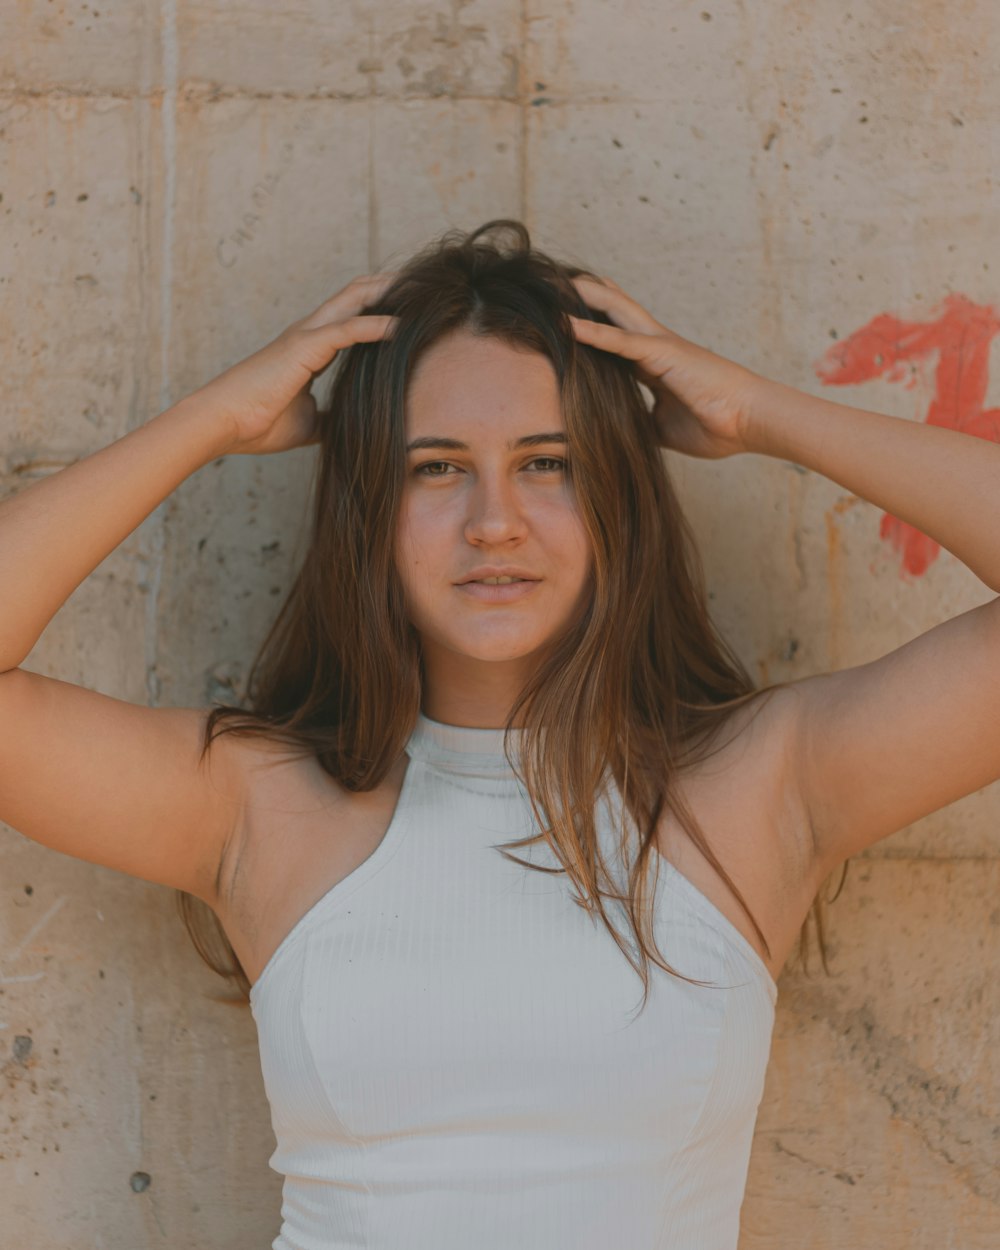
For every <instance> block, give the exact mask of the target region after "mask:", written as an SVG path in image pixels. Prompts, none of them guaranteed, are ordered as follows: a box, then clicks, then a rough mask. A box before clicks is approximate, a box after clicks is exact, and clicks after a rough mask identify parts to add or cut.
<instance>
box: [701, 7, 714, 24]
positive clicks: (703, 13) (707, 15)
mask: <svg viewBox="0 0 1000 1250" xmlns="http://www.w3.org/2000/svg"><path fill="white" fill-rule="evenodd" d="M701 20H702V21H703V22H710V21H711V20H712V15H711V13H707V12H706V11H705V10H704V9H702V11H701Z"/></svg>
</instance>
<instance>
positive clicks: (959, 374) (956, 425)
mask: <svg viewBox="0 0 1000 1250" xmlns="http://www.w3.org/2000/svg"><path fill="white" fill-rule="evenodd" d="M998 333H1000V313H998V311H997V310H996V309H995V308H993V307H991V306H990V305H988V304H974V303H973V302H972V301H971V300H970V299H967V298H966V297H965V296H964V295H949V296H948V297H947V298H946V299H945V300H944V301H943V302H942V304H941V305H940V306H939V312H938V313H937V315H936V316H934V318H933V320H930V321H923V322H918V321H903V320H902V319H901V318H899V317H893V316H892V315H891V314H889V313H882V314H880V315H879V316H877V317H874V318H873V319H872V320H871V321H869V322H868V324H867V325H864V326H862V327H861V329H860V330H855V331H854V333H853V334H851V335H850V336H849V337H848V338H846V339H843V340H842V341H841V342H838V343H835V344H833V346H832V347H830V349H829V350H828V351H827V352H826V353H825V354H824V355H823V356H822V357H821V358H820V360H819V361H818V362H817V363H816V365H815V369H816V375H817V377H819V378H820V379H821V380H822V381H823V382H824V383H825V384H826V385H827V386H849V385H852V384H856V383H858V382H867V381H869V380H870V379H871V378H885V379H886V381H889V382H899V383H901V384H902V385H903V386H905V387H906V388H907V390H912V389H913V387H914V386H915V385H916V384H917V381H918V367H919V366H921V365H924V364H925V363H926V362H927V361H928V360H929V359H930V358H931V357H933V356H936V357H937V364H936V366H935V368H934V397H933V399H932V400H931V402H930V406H929V407H928V409H927V415H926V416H925V417H924V418H923V419H924V421H925V422H926V423H927V424H928V425H941V426H945V427H946V428H948V429H952V430H961V431H962V432H963V433H965V434H974V435H975V436H976V437H977V438H988V439H990V440H991V441H992V442H994V443H1000V408H986V409H984V408H983V401H984V399H985V398H986V388H987V382H988V377H989V352H990V343H991V342H992V340H993V338H994V337H995V336H996V335H997V334H998ZM879 534H880V535H881V537H882V538H885V539H888V540H889V541H890V542H891V543H892V545H893V547H894V548H895V550H896V551H898V552H899V553H900V556H901V566H902V567H901V572H900V576H902V577H905V576H906V574H912V575H913V576H915V577H919V576H921V575H922V574H923V573H925V572H926V571H927V569H928V568H929V567H930V565H931V564H933V563H934V561H935V560H936V559H937V557H938V553H939V551H940V550H941V548H940V546H939V545H938V544H937V543H936V542H934V541H933V539H931V538H928V537H927V535H926V534H922V533H921V532H920V530H918V529H914V527H913V526H912V525H908V524H907V523H906V522H905V521H900V520H899V519H898V518H897V517H894V516H890V515H889V513H883V514H882V520H881V523H880V525H879Z"/></svg>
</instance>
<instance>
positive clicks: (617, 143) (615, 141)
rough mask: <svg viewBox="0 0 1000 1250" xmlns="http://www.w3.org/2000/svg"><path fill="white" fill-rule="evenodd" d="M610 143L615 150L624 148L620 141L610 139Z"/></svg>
mask: <svg viewBox="0 0 1000 1250" xmlns="http://www.w3.org/2000/svg"><path fill="white" fill-rule="evenodd" d="M611 142H612V143H613V144H614V145H615V147H616V148H623V147H624V146H625V144H624V143H622V141H621V139H612V140H611Z"/></svg>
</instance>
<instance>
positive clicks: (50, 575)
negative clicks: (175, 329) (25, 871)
mask: <svg viewBox="0 0 1000 1250" xmlns="http://www.w3.org/2000/svg"><path fill="white" fill-rule="evenodd" d="M387 280H388V275H382V276H379V277H377V278H362V279H356V280H355V281H354V282H352V283H350V284H349V285H348V286H347V287H345V288H344V289H343V290H342V291H341V292H339V293H338V294H337V295H335V296H334V297H333V299H331V300H329V301H327V303H325V304H323V305H322V306H321V307H320V308H319V309H317V310H316V311H315V312H314V313H312V314H311V315H310V316H309V317H307V318H305V319H303V320H302V321H300V322H296V323H295V324H294V325H292V326H290V327H289V328H288V329H287V330H285V331H284V332H283V333H282V334H281V335H279V337H278V338H277V339H275V340H274V342H272V343H269V344H268V345H267V346H266V347H264V348H262V349H261V350H260V351H259V352H257V353H255V354H254V355H253V356H251V357H249V358H248V359H247V360H245V361H242V362H240V363H239V364H238V365H234V366H233V367H232V368H231V369H229V370H227V371H226V372H225V373H223V374H221V375H220V376H219V377H218V378H215V379H214V380H213V381H211V382H209V383H208V384H207V385H206V386H204V387H202V388H201V389H200V390H198V391H196V392H195V393H194V394H193V395H191V396H189V397H188V398H186V399H185V400H182V401H181V402H180V403H179V404H177V405H176V406H174V407H173V408H170V409H167V410H166V411H165V412H162V413H160V414H159V415H158V416H155V417H153V418H152V419H151V420H149V421H148V422H146V424H145V425H143V426H141V427H139V428H138V429H135V430H133V431H131V432H130V433H128V434H126V435H125V436H124V437H123V438H120V439H119V440H118V441H117V442H114V443H112V444H111V445H110V446H108V447H105V448H103V449H101V450H100V451H97V452H95V453H94V454H93V455H90V456H87V457H85V458H84V459H82V460H79V461H77V462H76V463H75V464H72V465H70V466H68V467H67V468H65V469H62V470H61V471H60V472H58V473H56V474H53V475H52V476H51V477H49V478H46V479H44V480H42V481H39V482H35V483H33V484H32V485H31V486H29V487H27V488H26V489H25V490H23V491H21V492H20V493H19V494H18V495H16V496H13V497H11V498H9V499H6V500H4V501H3V502H2V503H0V820H2V821H4V822H5V823H7V824H9V825H11V826H13V828H15V829H17V830H18V831H19V832H21V833H23V834H25V835H26V836H27V837H29V838H32V839H33V840H34V841H37V842H39V843H41V844H43V845H45V846H48V847H51V848H52V849H54V850H58V851H62V852H64V853H66V854H69V855H73V856H75V857H77V858H79V859H84V860H89V861H90V862H92V863H98V864H102V865H104V866H106V867H110V868H115V869H118V870H119V871H121V872H126V873H129V874H130V875H132V876H136V877H141V878H143V879H145V880H148V881H154V882H158V883H160V884H164V885H169V886H173V887H176V888H178V889H183V890H186V891H187V892H189V893H191V894H194V895H196V896H197V897H199V898H203V899H204V900H205V901H206V902H208V903H210V904H212V905H214V904H215V903H216V902H217V901H218V898H217V892H218V888H219V881H220V874H221V869H222V864H223V861H224V858H225V852H226V847H227V846H228V845H229V844H230V839H231V838H232V837H233V835H234V831H235V830H236V829H237V828H238V820H239V814H240V811H241V795H242V771H241V767H240V758H239V755H238V751H237V747H236V745H234V743H236V742H237V740H236V739H233V738H232V737H228V736H223V737H222V738H219V739H217V740H216V741H215V742H214V743H213V745H212V748H211V750H210V751H209V752H207V753H206V755H205V757H204V758H202V757H201V744H202V735H203V730H204V724H205V718H206V716H207V714H208V709H207V708H149V707H142V706H139V705H135V704H130V703H127V702H123V701H122V700H119V699H115V698H111V697H109V696H107V695H104V694H99V693H97V692H95V691H92V690H88V689H85V688H84V687H82V686H75V685H71V684H70V683H68V682H63V681H59V680H56V679H54V678H49V677H44V676H42V675H41V674H38V673H32V672H29V671H27V670H25V669H23V668H21V667H19V666H20V665H21V664H22V662H23V661H24V659H25V657H26V656H27V655H28V654H29V652H30V651H31V649H32V647H33V646H34V645H35V643H36V641H37V640H38V638H39V636H40V634H41V633H42V631H43V630H44V629H45V627H46V626H47V625H48V623H49V621H50V620H51V619H52V617H53V616H54V615H55V614H56V612H57V611H58V610H59V608H60V606H61V605H62V604H63V603H64V602H65V601H66V599H67V598H68V597H69V595H70V594H72V592H73V591H74V590H75V589H76V587H77V586H79V585H80V583H81V582H82V581H83V580H84V578H86V577H87V576H88V575H89V574H90V573H91V572H92V571H93V570H94V569H95V568H96V567H97V565H99V564H100V563H101V561H102V560H104V559H105V558H106V557H107V556H108V555H109V554H110V553H111V552H112V551H113V550H114V548H115V547H116V546H117V545H118V544H119V543H120V542H121V541H122V540H123V539H124V538H125V537H127V535H128V534H130V533H131V532H132V531H133V530H134V529H135V528H136V526H138V525H139V524H140V523H141V522H142V520H143V519H144V518H145V517H147V516H149V514H150V513H151V512H152V511H153V510H154V509H155V508H156V507H157V505H158V504H159V503H160V502H161V501H162V500H163V499H165V498H166V497H167V496H168V495H169V494H170V493H171V492H172V491H173V490H174V489H175V488H176V487H177V486H178V485H179V484H180V483H181V482H182V481H183V480H184V479H185V478H186V477H188V476H189V475H190V474H191V473H193V472H195V471H196V470H197V469H198V468H200V467H201V466H203V465H205V464H207V463H208V462H209V461H211V460H212V459H214V458H215V457H217V456H219V455H225V454H266V453H270V452H276V451H284V450H287V449H289V448H292V447H297V446H302V445H305V444H308V443H312V442H315V441H317V431H316V420H317V413H316V405H315V402H314V400H313V399H312V396H311V394H310V392H309V386H310V383H311V381H312V379H313V378H314V377H315V375H316V374H317V373H318V372H320V371H322V369H324V368H325V367H326V366H327V365H328V364H329V363H330V361H331V360H332V358H333V357H334V356H335V355H336V353H337V351H338V350H340V349H341V348H342V347H346V346H349V345H350V344H351V343H354V342H359V341H373V340H375V339H377V338H380V337H382V336H383V335H384V334H385V333H386V332H387V331H388V329H389V328H390V323H391V321H392V319H391V318H388V317H381V316H359V315H356V314H357V312H358V310H359V309H360V308H361V307H363V306H364V305H365V304H366V303H369V302H371V301H372V299H373V298H375V296H376V292H377V290H378V288H379V287H380V286H381V285H382V284H383V283H384V282H385V281H387Z"/></svg>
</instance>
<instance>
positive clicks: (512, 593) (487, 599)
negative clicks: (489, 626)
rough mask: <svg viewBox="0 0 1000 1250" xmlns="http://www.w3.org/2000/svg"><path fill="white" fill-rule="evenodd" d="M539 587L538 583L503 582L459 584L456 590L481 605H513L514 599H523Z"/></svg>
mask: <svg viewBox="0 0 1000 1250" xmlns="http://www.w3.org/2000/svg"><path fill="white" fill-rule="evenodd" d="M538 585H539V582H538V581H533V582H529V581H524V582H504V583H502V584H501V585H495V584H487V583H486V582H460V583H458V585H457V586H456V590H464V591H465V593H466V594H467V595H469V596H470V597H471V598H473V599H478V600H480V602H482V603H513V602H514V600H515V599H523V598H524V596H525V595H530V594H531V592H532V591H533V590H534V589H535V587H536V586H538Z"/></svg>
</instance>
